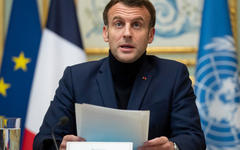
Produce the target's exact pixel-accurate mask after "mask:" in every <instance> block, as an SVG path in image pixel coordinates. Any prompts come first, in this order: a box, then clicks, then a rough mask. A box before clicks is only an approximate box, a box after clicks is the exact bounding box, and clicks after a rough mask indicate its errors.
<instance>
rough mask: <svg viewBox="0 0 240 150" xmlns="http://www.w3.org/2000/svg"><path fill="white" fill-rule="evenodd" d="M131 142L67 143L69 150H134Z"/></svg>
mask: <svg viewBox="0 0 240 150" xmlns="http://www.w3.org/2000/svg"><path fill="white" fill-rule="evenodd" d="M132 147H133V146H132V143H130V142H67V150H132Z"/></svg>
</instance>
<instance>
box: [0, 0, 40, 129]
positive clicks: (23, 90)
mask: <svg viewBox="0 0 240 150" xmlns="http://www.w3.org/2000/svg"><path fill="white" fill-rule="evenodd" d="M40 40H41V26H40V20H39V16H38V8H37V3H36V1H35V0H31V1H29V0H21V1H13V4H12V9H11V15H10V22H9V27H8V32H7V37H6V42H5V48H4V55H3V62H2V67H1V73H0V116H5V117H20V118H22V119H21V127H22V129H23V127H24V122H25V115H26V111H27V105H28V100H29V94H30V90H31V85H32V80H33V74H34V70H35V65H36V60H37V55H38V50H39V44H40ZM22 131H23V130H22ZM22 131H21V133H23V132H22Z"/></svg>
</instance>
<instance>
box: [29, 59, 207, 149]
mask: <svg viewBox="0 0 240 150" xmlns="http://www.w3.org/2000/svg"><path fill="white" fill-rule="evenodd" d="M195 99H196V97H195V95H194V92H193V89H192V83H191V80H190V79H189V73H188V71H187V68H186V66H185V65H183V64H181V63H178V62H176V61H172V60H166V59H160V58H157V57H155V56H147V57H146V59H145V61H144V63H143V66H142V68H141V70H140V72H139V73H138V75H137V77H136V80H135V82H134V85H133V88H132V92H131V96H130V99H129V103H128V106H127V109H129V110H150V124H149V139H153V138H155V137H160V136H167V137H168V138H169V139H170V140H171V141H174V142H175V143H176V144H177V145H178V147H179V148H180V149H181V150H203V149H205V139H204V134H203V132H202V129H201V125H200V119H199V114H198V110H197V107H196V104H195ZM75 103H88V104H94V105H99V106H104V107H110V108H117V100H116V96H115V91H114V85H113V80H112V76H111V70H110V66H109V58H108V57H107V58H104V59H102V60H99V61H93V62H87V63H83V64H78V65H75V66H71V67H67V68H66V70H65V72H64V75H63V77H62V79H61V80H60V81H59V87H58V89H57V90H56V94H55V97H54V100H53V101H52V102H51V105H50V107H49V109H48V111H47V113H46V115H45V118H44V121H43V124H42V126H41V128H40V132H39V133H38V134H37V136H36V137H35V140H34V149H47V148H46V147H49V145H50V143H51V142H50V139H51V128H52V127H53V126H54V125H55V124H56V123H57V122H58V121H59V119H60V118H61V117H62V116H67V117H68V118H69V122H68V124H67V125H65V126H57V127H56V129H55V134H56V138H57V140H58V141H59V143H60V142H61V140H62V138H63V136H64V135H67V134H74V135H76V120H75V110H74V109H75V108H74V104H75ZM83 138H84V137H83ZM43 147H45V148H43ZM48 149H50V147H49V148H48Z"/></svg>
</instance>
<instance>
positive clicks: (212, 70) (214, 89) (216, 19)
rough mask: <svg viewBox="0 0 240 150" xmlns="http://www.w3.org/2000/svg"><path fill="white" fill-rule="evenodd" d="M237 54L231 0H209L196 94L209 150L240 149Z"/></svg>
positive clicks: (199, 52) (206, 6)
mask: <svg viewBox="0 0 240 150" xmlns="http://www.w3.org/2000/svg"><path fill="white" fill-rule="evenodd" d="M236 55H237V53H236V49H235V45H234V39H233V35H232V30H231V23H230V17H229V9H228V3H227V0H205V4H204V9H203V16H202V28H201V33H200V44H199V50H198V58H197V59H198V62H197V68H196V76H195V77H196V83H195V93H196V95H197V105H198V108H199V112H200V116H201V123H202V128H203V130H204V133H205V137H206V143H207V149H208V150H240V91H239V80H238V69H237V68H238V62H237V56H236Z"/></svg>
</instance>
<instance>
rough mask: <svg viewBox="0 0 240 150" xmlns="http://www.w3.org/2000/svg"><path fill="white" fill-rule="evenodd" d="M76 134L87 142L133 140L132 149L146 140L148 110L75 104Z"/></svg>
mask: <svg viewBox="0 0 240 150" xmlns="http://www.w3.org/2000/svg"><path fill="white" fill-rule="evenodd" d="M75 109H76V110H75V112H76V122H77V135H78V136H80V137H83V138H85V139H86V140H87V141H88V142H133V149H134V150H135V149H137V147H139V146H141V145H142V144H143V143H144V142H145V141H147V140H148V129H149V116H150V111H148V110H143V111H142V110H141V111H140V110H120V109H112V108H107V107H101V106H95V105H90V104H75Z"/></svg>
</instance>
